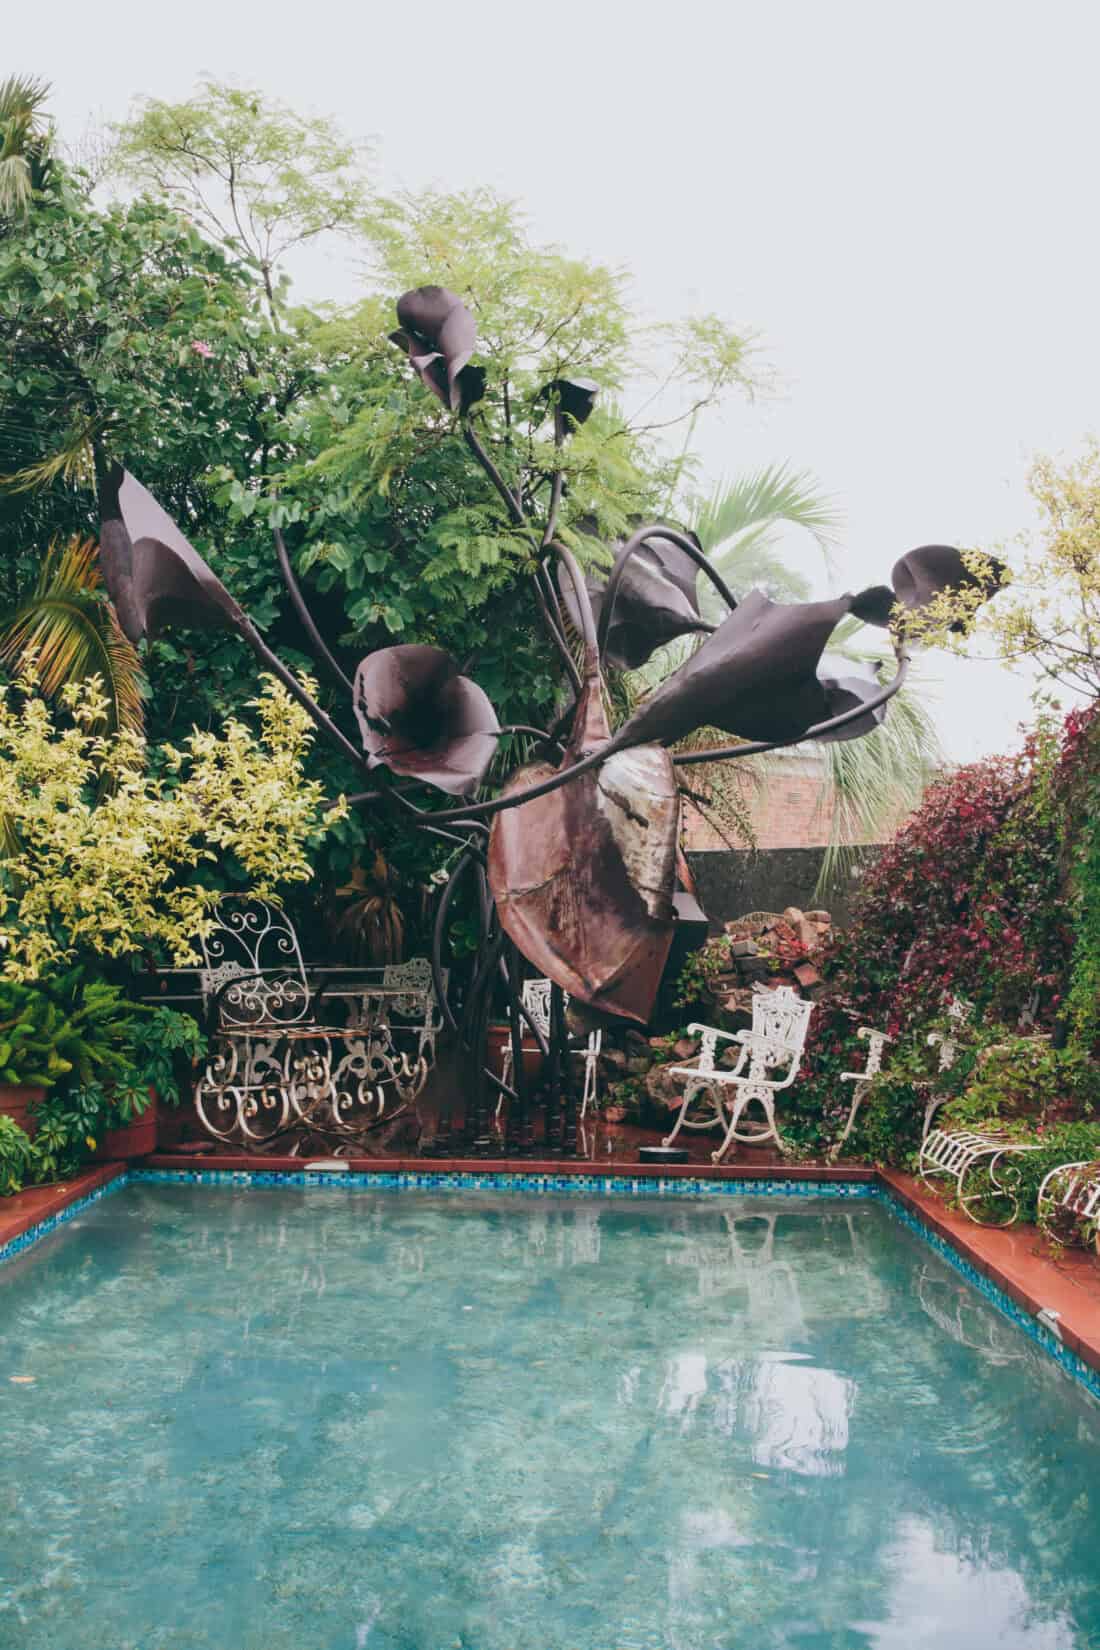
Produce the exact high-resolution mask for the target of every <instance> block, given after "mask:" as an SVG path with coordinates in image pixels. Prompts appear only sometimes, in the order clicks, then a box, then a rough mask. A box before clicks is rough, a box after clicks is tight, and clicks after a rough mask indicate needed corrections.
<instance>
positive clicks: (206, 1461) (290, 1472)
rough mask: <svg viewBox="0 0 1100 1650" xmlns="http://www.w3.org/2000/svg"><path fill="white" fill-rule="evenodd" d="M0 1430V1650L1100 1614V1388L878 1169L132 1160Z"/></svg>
mask: <svg viewBox="0 0 1100 1650" xmlns="http://www.w3.org/2000/svg"><path fill="white" fill-rule="evenodd" d="M0 1439H2V1440H3V1457H2V1459H3V1468H2V1473H0V1646H2V1647H3V1650H16V1647H18V1650H208V1647H209V1650H528V1647H530V1650H711V1647H713V1650H730V1647H734V1646H744V1647H752V1650H770V1647H773V1646H774V1647H779V1646H783V1647H791V1650H857V1647H868V1650H870V1647H874V1650H923V1647H926V1646H927V1647H929V1650H932V1647H935V1650H955V1647H959V1650H962V1647H966V1650H983V1647H985V1646H990V1647H993V1646H995V1647H997V1650H1068V1647H1070V1646H1073V1647H1089V1646H1100V1411H1098V1409H1097V1407H1096V1405H1095V1404H1094V1403H1093V1402H1092V1400H1090V1399H1089V1398H1088V1396H1087V1395H1086V1394H1085V1393H1084V1392H1083V1391H1081V1390H1080V1389H1079V1388H1076V1387H1074V1386H1073V1385H1072V1384H1071V1383H1070V1382H1069V1380H1068V1379H1067V1378H1066V1377H1065V1376H1064V1375H1063V1374H1062V1373H1061V1372H1060V1371H1059V1370H1058V1369H1057V1367H1056V1366H1055V1364H1054V1363H1053V1361H1052V1360H1050V1359H1049V1358H1047V1356H1046V1355H1045V1354H1044V1353H1043V1352H1041V1351H1040V1350H1039V1349H1037V1348H1035V1347H1033V1345H1032V1344H1031V1343H1030V1342H1029V1341H1028V1340H1027V1339H1026V1337H1024V1336H1023V1335H1022V1334H1021V1333H1020V1332H1019V1331H1018V1330H1016V1329H1015V1328H1014V1327H1013V1326H1012V1325H1010V1324H1009V1323H1008V1322H1007V1321H1006V1320H1005V1319H1003V1318H1002V1317H1000V1316H999V1315H998V1314H997V1313H996V1312H995V1310H994V1309H993V1308H992V1307H990V1306H988V1305H987V1304H986V1303H985V1302H984V1301H983V1300H982V1299H981V1297H980V1296H979V1295H978V1294H977V1293H976V1292H975V1291H973V1290H972V1289H971V1288H970V1286H969V1285H968V1284H966V1283H965V1282H963V1281H962V1280H961V1279H960V1278H959V1277H958V1276H957V1275H956V1274H955V1273H953V1272H952V1271H951V1269H950V1268H949V1267H948V1266H947V1265H946V1264H945V1263H944V1262H942V1261H941V1260H940V1259H939V1258H938V1257H937V1256H936V1255H935V1254H934V1253H933V1252H932V1251H931V1250H930V1249H929V1248H928V1247H927V1246H925V1245H924V1244H922V1243H921V1242H920V1240H919V1239H918V1238H916V1237H915V1236H913V1234H912V1233H910V1232H909V1231H908V1230H907V1229H906V1228H905V1227H903V1226H902V1225H901V1224H900V1223H899V1222H897V1221H896V1220H895V1219H894V1218H893V1217H892V1216H891V1215H890V1214H889V1213H888V1211H887V1210H886V1209H884V1208H883V1207H881V1206H880V1205H878V1204H877V1203H873V1202H869V1201H868V1202H862V1201H860V1202H856V1201H844V1202H841V1201H838V1200H835V1199H833V1200H829V1199H825V1198H822V1199H810V1198H804V1197H800V1198H797V1199H791V1198H787V1199H770V1198H763V1197H751V1198H745V1199H739V1198H733V1197H728V1198H727V1197H723V1198H722V1199H721V1200H720V1201H719V1200H718V1199H714V1198H711V1199H707V1200H700V1201H691V1202H688V1201H682V1200H677V1202H676V1203H675V1204H672V1205H671V1206H670V1205H669V1204H668V1203H667V1202H658V1201H657V1200H656V1199H621V1200H619V1199H612V1198H599V1197H592V1198H577V1197H570V1198H566V1197H557V1198H555V1197H534V1196H531V1197H524V1196H519V1195H511V1194H502V1193H499V1192H495V1193H494V1192H486V1193H475V1192H462V1193H450V1194H447V1193H443V1194H441V1195H432V1194H428V1193H424V1192H396V1191H379V1192H374V1191H351V1190H341V1189H339V1188H332V1189H331V1190H330V1189H327V1188H326V1189H321V1190H316V1191H314V1190H307V1191H302V1190H299V1189H293V1188H288V1189H275V1190H258V1189H257V1190H233V1189H228V1188H226V1189H222V1188H218V1189H210V1188H194V1187H187V1186H169V1185H136V1184H135V1185H130V1186H128V1187H126V1188H125V1189H124V1190H122V1191H120V1192H118V1193H116V1194H114V1195H112V1196H110V1197H108V1198H105V1199H104V1200H103V1201H102V1202H100V1203H98V1204H97V1205H95V1207H94V1208H92V1209H90V1210H89V1211H87V1212H85V1213H84V1214H82V1215H80V1216H79V1217H78V1218H77V1219H76V1220H74V1221H73V1222H72V1223H71V1224H70V1225H68V1226H66V1227H63V1228H60V1229H59V1230H58V1231H56V1232H55V1233H53V1234H52V1235H51V1236H50V1237H49V1238H47V1239H45V1240H44V1241H43V1242H42V1243H41V1244H40V1245H38V1246H37V1247H36V1248H35V1249H34V1250H33V1251H31V1252H28V1253H27V1254H25V1255H23V1256H21V1257H19V1258H18V1259H17V1260H16V1261H14V1262H12V1263H10V1264H9V1265H6V1266H4V1267H0Z"/></svg>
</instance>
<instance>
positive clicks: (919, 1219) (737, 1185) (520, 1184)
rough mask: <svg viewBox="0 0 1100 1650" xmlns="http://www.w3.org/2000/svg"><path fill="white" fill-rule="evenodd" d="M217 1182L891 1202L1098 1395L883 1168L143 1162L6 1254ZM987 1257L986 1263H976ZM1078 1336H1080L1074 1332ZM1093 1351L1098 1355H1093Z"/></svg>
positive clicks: (80, 1198) (1087, 1377)
mask: <svg viewBox="0 0 1100 1650" xmlns="http://www.w3.org/2000/svg"><path fill="white" fill-rule="evenodd" d="M143 1182H144V1183H146V1184H150V1183H151V1184H160V1185H165V1184H168V1185H170V1184H181V1185H215V1186H231V1187H238V1188H243V1187H250V1186H261V1187H262V1186H284V1185H291V1186H303V1187H304V1186H328V1187H330V1188H331V1187H334V1186H336V1187H344V1188H350V1187H355V1188H357V1189H364V1188H369V1187H372V1186H373V1187H378V1188H388V1189H397V1190H414V1189H417V1188H419V1189H421V1190H438V1191H461V1190H465V1191H486V1190H494V1191H496V1190H504V1191H518V1192H528V1193H530V1192H536V1193H540V1194H546V1193H553V1192H565V1193H580V1194H584V1193H588V1194H589V1195H591V1194H592V1193H593V1192H595V1194H596V1195H597V1196H644V1195H646V1194H647V1193H648V1194H650V1195H653V1194H654V1193H656V1195H657V1196H659V1197H660V1196H670V1197H672V1198H677V1197H686V1196H687V1197H712V1196H715V1195H718V1196H737V1197H753V1196H757V1197H765V1196H770V1197H776V1196H778V1197H784V1196H786V1197H827V1198H828V1197H833V1198H838V1199H847V1200H849V1201H850V1200H853V1199H855V1200H860V1199H866V1200H873V1201H876V1202H880V1203H883V1204H884V1205H885V1206H886V1207H887V1208H888V1209H889V1211H890V1213H891V1214H892V1215H893V1216H894V1217H895V1218H896V1219H898V1220H899V1221H901V1223H902V1224H903V1225H904V1226H906V1227H907V1228H908V1229H909V1230H910V1231H912V1232H913V1233H914V1234H915V1235H916V1236H917V1237H919V1238H920V1239H921V1240H922V1241H923V1242H925V1243H927V1244H928V1246H929V1247H930V1248H931V1249H933V1250H935V1252H936V1253H937V1254H938V1255H940V1256H941V1258H942V1259H944V1260H946V1261H947V1262H948V1264H949V1265H951V1266H952V1267H953V1268H954V1269H955V1270H956V1271H957V1272H958V1273H959V1274H960V1275H961V1276H962V1277H963V1278H964V1279H965V1280H966V1281H967V1282H968V1283H969V1284H970V1285H971V1287H972V1288H975V1289H977V1290H978V1292H979V1294H981V1295H982V1297H983V1298H984V1299H985V1300H987V1301H989V1302H990V1303H991V1304H992V1305H993V1306H995V1307H996V1308H997V1310H998V1311H999V1312H1001V1313H1002V1315H1003V1316H1005V1317H1006V1318H1008V1319H1009V1320H1010V1321H1011V1322H1012V1323H1014V1324H1015V1325H1016V1326H1017V1328H1019V1329H1021V1330H1022V1331H1023V1332H1024V1334H1025V1335H1026V1336H1027V1337H1028V1339H1029V1340H1031V1341H1032V1342H1033V1343H1034V1344H1035V1345H1037V1346H1039V1347H1040V1348H1041V1349H1042V1350H1043V1351H1044V1352H1046V1353H1047V1354H1049V1356H1050V1357H1051V1358H1053V1359H1054V1361H1055V1362H1056V1363H1057V1364H1058V1365H1059V1367H1060V1368H1061V1369H1062V1370H1063V1371H1064V1372H1065V1373H1066V1374H1067V1375H1069V1376H1070V1377H1071V1378H1072V1379H1073V1380H1075V1381H1076V1382H1078V1383H1079V1384H1080V1385H1081V1386H1083V1387H1084V1388H1085V1389H1086V1391H1088V1392H1089V1393H1090V1394H1091V1395H1092V1396H1093V1397H1094V1398H1096V1399H1097V1400H1098V1401H1100V1359H1098V1358H1096V1355H1095V1350H1094V1349H1093V1348H1092V1347H1090V1346H1087V1345H1083V1346H1082V1351H1083V1352H1085V1353H1086V1356H1082V1355H1081V1353H1079V1352H1077V1351H1075V1350H1073V1349H1072V1348H1071V1347H1069V1346H1067V1345H1065V1344H1064V1342H1063V1341H1062V1340H1060V1339H1059V1338H1058V1337H1057V1336H1056V1335H1054V1334H1052V1333H1051V1331H1050V1330H1049V1329H1047V1328H1046V1327H1045V1326H1044V1325H1043V1324H1042V1323H1040V1322H1039V1320H1038V1318H1037V1317H1036V1316H1035V1313H1034V1312H1033V1311H1031V1310H1029V1309H1028V1308H1027V1307H1025V1306H1022V1305H1020V1304H1019V1302H1018V1301H1017V1300H1015V1299H1014V1298H1013V1295H1012V1294H1010V1293H1009V1288H1008V1287H1003V1286H1009V1287H1010V1286H1011V1285H1010V1280H1009V1279H1008V1278H1006V1277H1005V1276H1004V1275H1003V1274H1001V1273H1000V1272H999V1271H998V1270H997V1268H996V1266H995V1265H991V1264H990V1263H989V1261H988V1260H985V1261H982V1260H981V1257H980V1256H979V1255H978V1254H977V1251H975V1250H969V1251H968V1246H967V1244H966V1242H965V1239H964V1238H963V1237H962V1236H961V1235H960V1234H956V1233H954V1232H944V1233H941V1232H938V1231H936V1230H935V1229H934V1227H933V1226H932V1224H931V1223H930V1221H929V1220H928V1219H926V1218H925V1216H924V1214H923V1213H922V1211H921V1210H920V1208H919V1206H914V1205H913V1204H912V1203H911V1202H910V1200H909V1198H908V1197H907V1194H906V1192H905V1189H904V1187H902V1186H900V1185H892V1184H891V1183H890V1180H889V1179H887V1178H886V1177H885V1176H883V1175H881V1174H879V1175H878V1176H877V1177H876V1180H875V1181H874V1182H872V1181H871V1180H870V1179H869V1178H866V1179H860V1180H849V1181H838V1180H831V1179H830V1180H800V1179H797V1178H796V1177H794V1176H793V1175H788V1176H785V1177H784V1176H777V1177H773V1178H765V1177H764V1176H762V1175H757V1176H754V1177H753V1178H750V1179H740V1178H735V1177H733V1176H730V1175H728V1174H727V1175H725V1176H723V1177H722V1178H721V1179H719V1178H715V1177H713V1176H706V1174H705V1171H704V1174H703V1175H682V1176H680V1177H677V1178H671V1177H668V1176H653V1175H651V1174H650V1175H606V1174H594V1173H591V1172H589V1173H587V1174H584V1175H576V1174H569V1173H565V1174H556V1175H545V1174H540V1175H532V1174H516V1173H503V1174H463V1173H460V1172H455V1171H443V1172H434V1173H433V1172H427V1173H415V1172H411V1171H406V1170H402V1171H386V1170H376V1171H372V1172H370V1173H354V1172H350V1171H349V1172H347V1173H340V1174H332V1173H329V1172H326V1171H323V1170H312V1171H311V1170H308V1169H301V1170H296V1171H286V1170H274V1171H265V1170H257V1169H227V1170H217V1169H143V1168H130V1169H129V1170H121V1169H120V1170H119V1171H118V1172H116V1173H115V1174H114V1175H113V1176H110V1177H109V1178H107V1179H105V1180H104V1181H103V1182H102V1183H101V1184H99V1185H97V1186H94V1187H93V1188H92V1189H91V1190H89V1191H87V1192H82V1191H81V1190H80V1189H79V1188H74V1191H75V1192H76V1195H75V1196H74V1197H73V1198H72V1200H71V1201H70V1202H69V1203H66V1204H63V1205H62V1206H61V1207H60V1208H58V1209H56V1210H55V1211H53V1212H52V1213H51V1214H50V1215H48V1216H47V1217H46V1218H45V1219H44V1220H41V1221H37V1222H35V1223H33V1224H29V1225H28V1226H27V1227H26V1228H25V1229H24V1230H23V1231H21V1232H18V1233H17V1234H16V1235H15V1236H14V1237H11V1238H9V1239H8V1240H7V1241H6V1242H4V1243H0V1263H3V1262H4V1261H6V1260H12V1259H14V1258H15V1256H16V1255H19V1254H22V1253H24V1252H25V1251H26V1250H27V1249H29V1248H31V1247H32V1245H34V1244H35V1243H38V1242H40V1241H41V1239H42V1238H44V1237H47V1236H48V1235H49V1234H50V1233H51V1232H53V1231H55V1230H56V1229H57V1228H58V1227H59V1226H62V1225H64V1224H65V1223H66V1222H68V1221H70V1220H72V1219H73V1218H74V1217H75V1216H77V1215H79V1214H81V1213H82V1212H83V1211H84V1210H85V1209H87V1208H90V1207H91V1206H92V1205H93V1204H95V1203H97V1202H99V1201H100V1199H102V1198H103V1197H106V1196H108V1195H109V1194H110V1193H112V1192H116V1191H118V1190H120V1188H121V1187H123V1186H126V1185H129V1184H131V1183H136V1184H140V1183H143ZM975 1262H979V1264H975ZM1075 1338H1076V1337H1075ZM1089 1353H1092V1354H1093V1356H1091V1357H1090V1356H1088V1355H1087V1354H1089Z"/></svg>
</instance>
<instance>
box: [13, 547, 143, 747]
mask: <svg viewBox="0 0 1100 1650" xmlns="http://www.w3.org/2000/svg"><path fill="white" fill-rule="evenodd" d="M0 663H3V664H4V665H5V666H6V667H7V669H9V670H10V671H12V672H13V674H18V673H19V672H20V671H21V670H23V669H25V668H26V667H27V666H33V669H34V673H35V677H36V680H37V684H38V688H39V691H40V692H41V693H43V694H44V695H45V696H46V697H47V698H56V696H57V695H58V694H59V693H60V692H61V690H62V688H63V687H65V686H66V684H67V683H69V682H80V681H85V680H87V678H88V677H90V676H98V677H99V678H100V681H101V684H102V690H103V693H104V696H105V697H106V700H107V705H108V709H107V718H106V721H107V727H106V731H107V732H114V731H115V730H116V729H118V728H124V729H130V730H132V731H133V732H135V733H140V732H141V731H142V728H143V726H144V715H143V711H142V698H143V695H144V691H145V682H144V677H143V676H142V671H141V663H140V661H139V659H138V655H137V652H136V650H135V649H134V647H133V645H132V643H130V642H128V641H127V639H126V637H125V636H124V635H123V634H122V631H121V629H120V627H119V623H118V620H117V618H116V617H115V610H114V608H113V607H112V606H111V604H110V602H108V601H107V600H106V599H105V598H104V596H103V595H102V594H101V576H100V571H99V561H98V557H97V546H96V543H95V541H94V539H79V538H72V539H69V540H68V541H67V542H65V543H54V544H52V545H51V546H50V548H49V550H48V552H47V554H46V558H45V560H44V562H43V563H42V570H41V573H40V574H39V578H38V583H37V585H36V586H35V589H34V591H33V593H32V594H31V595H30V596H28V597H27V598H26V599H25V600H24V601H22V602H21V603H20V604H19V606H18V607H17V608H16V609H15V611H14V613H12V614H11V616H10V618H8V619H7V621H6V622H5V623H4V624H3V626H2V628H0Z"/></svg>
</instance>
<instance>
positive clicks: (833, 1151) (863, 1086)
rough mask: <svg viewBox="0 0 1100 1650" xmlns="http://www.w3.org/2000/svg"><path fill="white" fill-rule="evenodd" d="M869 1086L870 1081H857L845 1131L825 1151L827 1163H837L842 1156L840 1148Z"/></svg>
mask: <svg viewBox="0 0 1100 1650" xmlns="http://www.w3.org/2000/svg"><path fill="white" fill-rule="evenodd" d="M869 1087H870V1085H869V1084H868V1083H857V1084H856V1085H855V1092H854V1094H853V1095H852V1105H851V1110H850V1111H849V1112H848V1121H847V1122H846V1123H845V1125H844V1129H843V1132H842V1133H841V1134H838V1135H837V1137H836V1139H835V1140H834V1141H833V1143H832V1145H831V1146H830V1147H829V1150H828V1151H827V1152H826V1153H825V1161H826V1163H835V1162H836V1160H837V1158H838V1157H839V1156H840V1148H841V1146H843V1144H844V1142H845V1141H846V1140H847V1138H848V1136H849V1135H850V1134H851V1132H852V1127H853V1125H854V1123H855V1120H856V1112H857V1111H858V1110H859V1108H860V1106H861V1105H862V1104H863V1096H864V1095H865V1094H866V1092H867V1090H868V1088H869Z"/></svg>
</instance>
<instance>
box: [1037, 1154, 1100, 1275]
mask: <svg viewBox="0 0 1100 1650" xmlns="http://www.w3.org/2000/svg"><path fill="white" fill-rule="evenodd" d="M1037 1205H1038V1219H1039V1227H1040V1230H1042V1231H1043V1232H1045V1233H1046V1235H1047V1237H1049V1238H1052V1239H1054V1240H1055V1241H1056V1242H1059V1243H1065V1242H1066V1241H1067V1240H1069V1239H1071V1238H1072V1239H1077V1240H1080V1239H1081V1238H1082V1237H1085V1238H1086V1239H1088V1241H1090V1242H1092V1243H1093V1244H1094V1246H1095V1248H1096V1250H1097V1253H1098V1254H1100V1163H1098V1162H1097V1161H1096V1160H1095V1159H1092V1160H1090V1161H1089V1162H1087V1163H1060V1164H1059V1165H1058V1167H1057V1168H1056V1169H1051V1171H1050V1173H1049V1174H1048V1175H1046V1176H1045V1177H1044V1179H1043V1182H1042V1184H1041V1185H1040V1187H1039V1196H1038V1199H1037Z"/></svg>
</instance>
